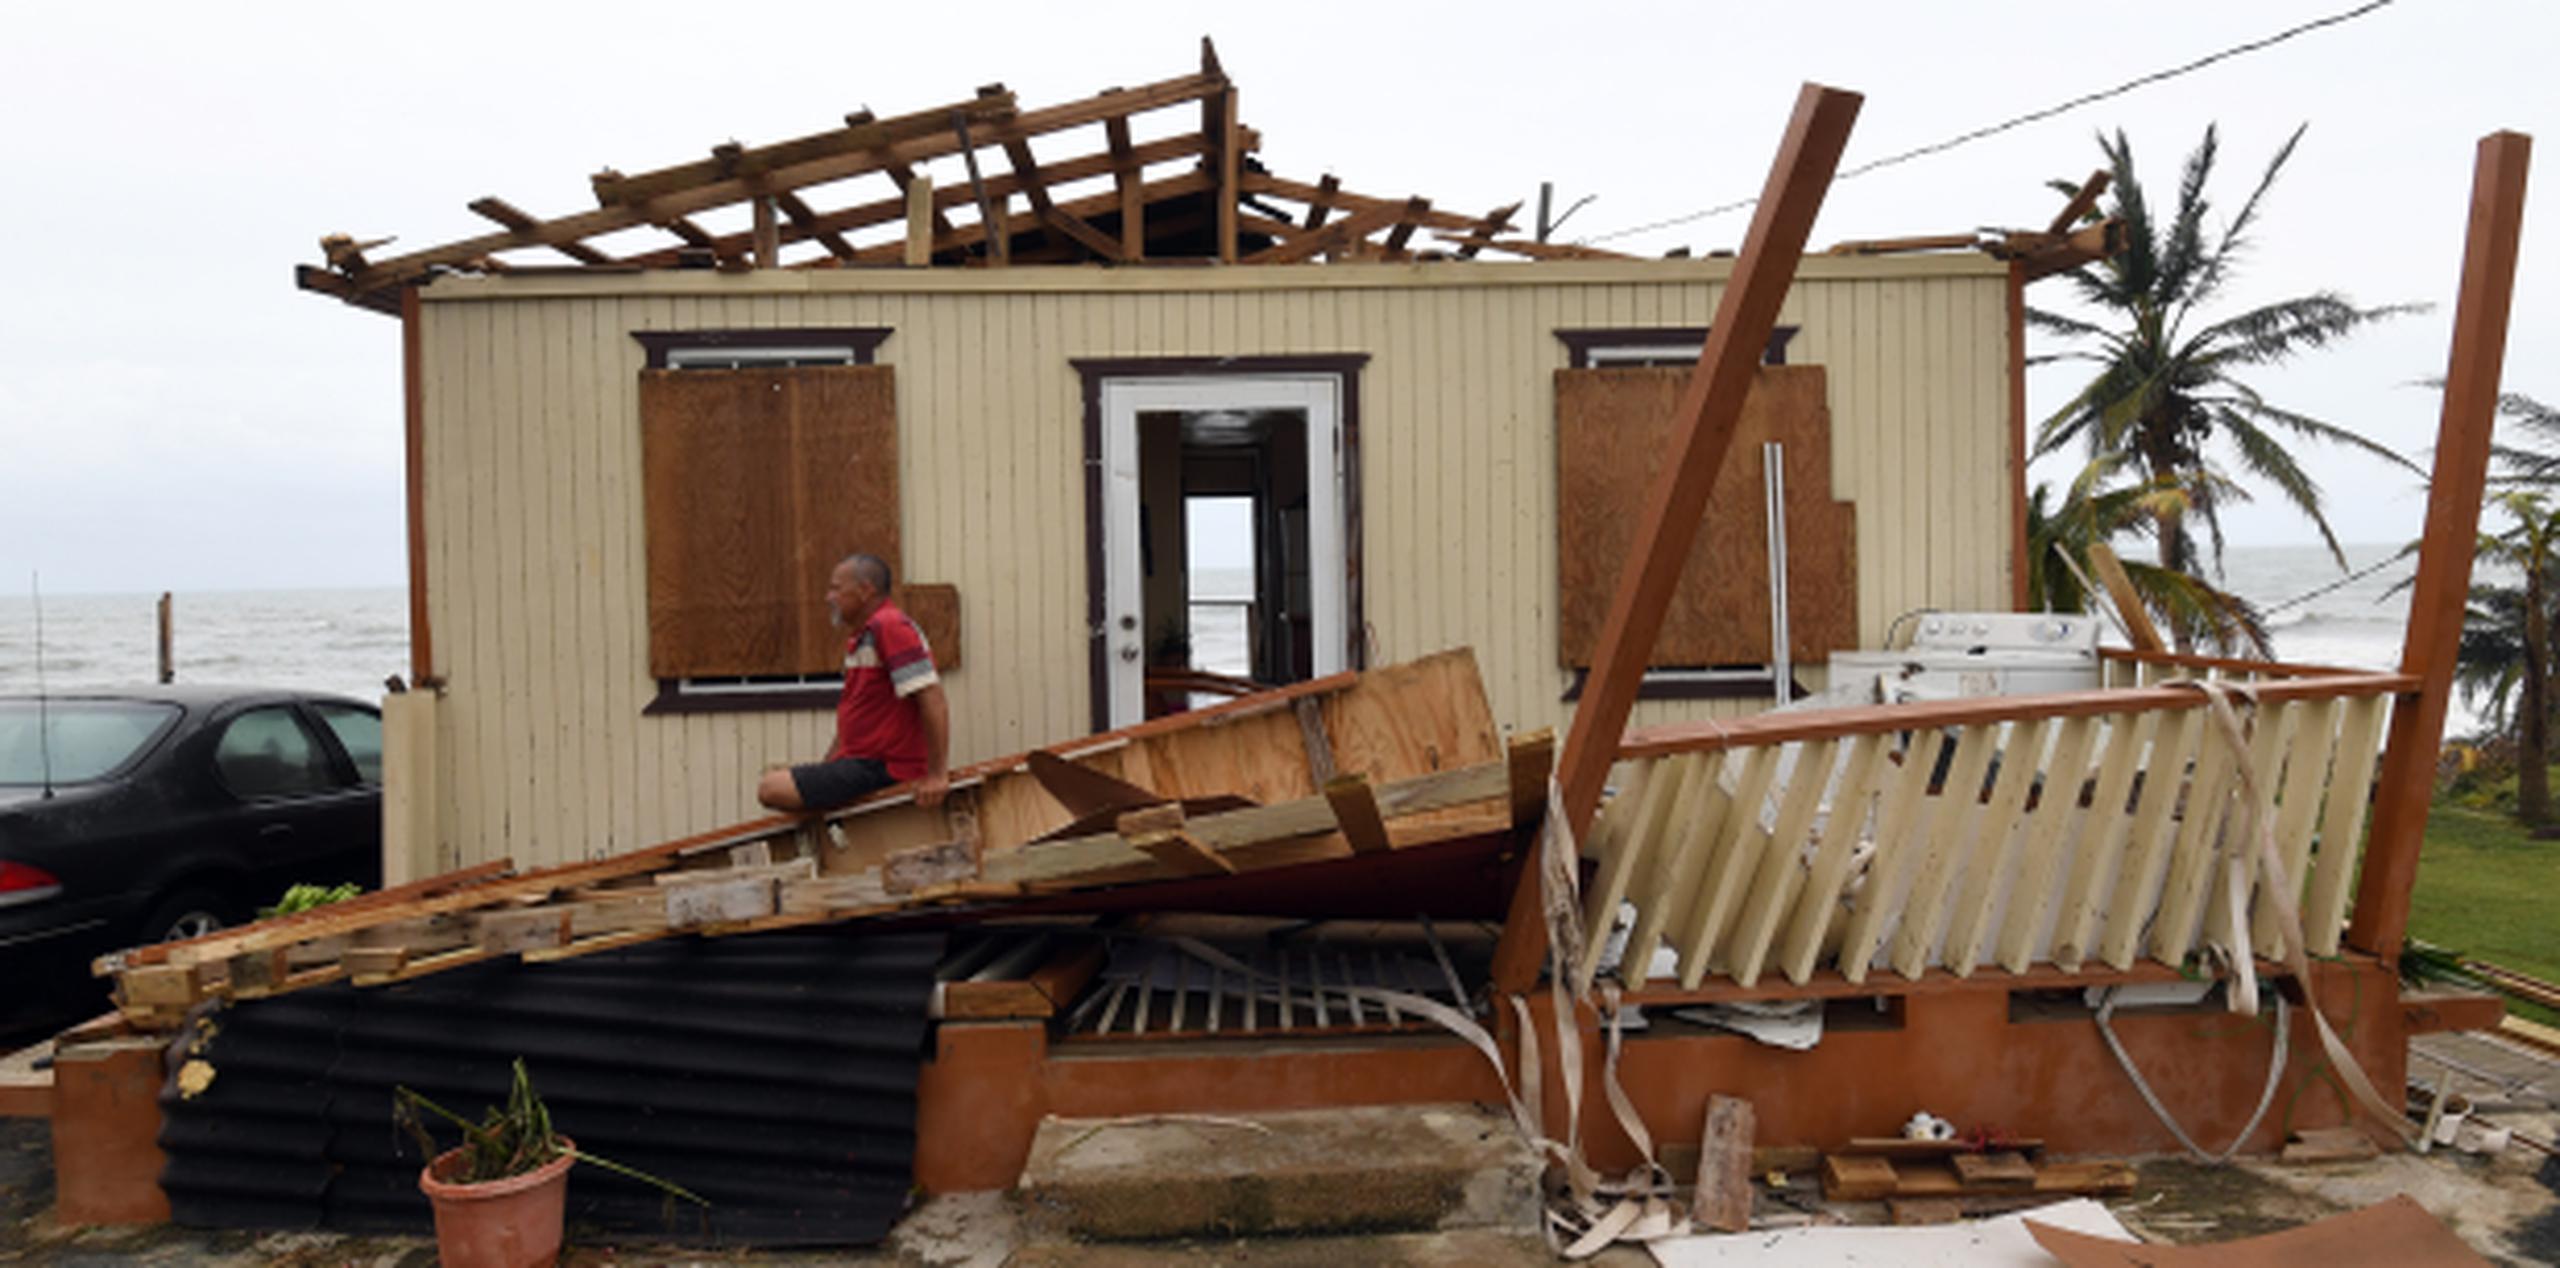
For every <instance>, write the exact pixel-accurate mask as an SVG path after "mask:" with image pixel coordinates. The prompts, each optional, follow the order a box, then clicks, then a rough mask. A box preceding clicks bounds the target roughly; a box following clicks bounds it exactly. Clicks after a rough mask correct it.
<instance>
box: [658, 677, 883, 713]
mask: <svg viewBox="0 0 2560 1268" xmlns="http://www.w3.org/2000/svg"><path fill="white" fill-rule="evenodd" d="M838 694H840V689H839V688H837V687H835V686H825V687H786V686H781V685H779V684H777V685H775V686H773V687H771V688H762V689H757V690H753V691H721V692H687V691H685V690H684V688H683V686H682V684H680V683H678V682H677V681H676V680H675V679H673V678H661V679H659V680H658V694H657V696H656V697H654V698H653V699H651V700H650V701H649V703H648V704H646V705H643V706H641V709H640V716H641V717H644V718H655V717H661V716H665V715H668V714H685V713H784V712H800V711H804V710H821V709H832V708H834V707H835V706H836V697H837V695H838Z"/></svg>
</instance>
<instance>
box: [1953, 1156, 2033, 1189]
mask: <svg viewBox="0 0 2560 1268" xmlns="http://www.w3.org/2000/svg"><path fill="white" fill-rule="evenodd" d="M1947 1163H1948V1165H1949V1166H1952V1167H1954V1168H1955V1172H1956V1180H1957V1181H1958V1182H1959V1183H1961V1184H1962V1185H1963V1186H1964V1187H1966V1188H1968V1189H2032V1188H2034V1187H2035V1182H2036V1169H2035V1167H2034V1166H2032V1165H2030V1164H2029V1163H2028V1162H2027V1159H2026V1155H2024V1154H2021V1153H2019V1152H2017V1151H2016V1150H2014V1149H2002V1150H1997V1151H1994V1152H1989V1153H1978V1154H1974V1153H1965V1154H1955V1155H1952V1156H1950V1157H1949V1158H1948V1159H1947Z"/></svg>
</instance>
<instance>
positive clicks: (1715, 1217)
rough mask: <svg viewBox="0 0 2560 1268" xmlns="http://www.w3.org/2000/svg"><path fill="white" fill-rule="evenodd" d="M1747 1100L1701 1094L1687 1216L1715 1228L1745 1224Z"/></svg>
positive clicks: (1750, 1126) (1750, 1127)
mask: <svg viewBox="0 0 2560 1268" xmlns="http://www.w3.org/2000/svg"><path fill="white" fill-rule="evenodd" d="M1754 1119H1755V1115H1754V1114H1753V1112H1752V1108H1751V1102H1749V1101H1746V1100H1743V1099H1741V1098H1740V1097H1733V1096H1725V1095H1722V1094H1717V1095H1713V1096H1709V1097H1708V1098H1707V1125H1706V1128H1705V1132H1704V1134H1703V1135H1701V1136H1700V1137H1699V1138H1698V1141H1699V1143H1698V1188H1697V1194H1696V1199H1695V1201H1693V1202H1692V1203H1691V1206H1690V1213H1689V1218H1690V1220H1691V1221H1692V1222H1693V1223H1695V1224H1696V1225H1697V1226H1698V1227H1700V1228H1704V1229H1712V1230H1714V1231H1715V1232H1719V1233H1744V1232H1749V1231H1750V1230H1751V1136H1752V1133H1753V1131H1754V1130H1755V1122H1754Z"/></svg>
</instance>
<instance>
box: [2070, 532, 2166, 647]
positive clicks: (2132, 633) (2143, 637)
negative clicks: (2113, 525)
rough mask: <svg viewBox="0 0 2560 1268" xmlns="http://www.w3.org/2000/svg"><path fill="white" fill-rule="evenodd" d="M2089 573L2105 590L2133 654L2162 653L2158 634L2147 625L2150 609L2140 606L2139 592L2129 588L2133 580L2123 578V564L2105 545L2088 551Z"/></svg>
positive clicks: (2140, 593) (2140, 597) (2093, 547)
mask: <svg viewBox="0 0 2560 1268" xmlns="http://www.w3.org/2000/svg"><path fill="white" fill-rule="evenodd" d="M2089 570H2090V571H2092V572H2095V573H2097V574H2098V584H2100V585H2102V586H2105V587H2106V590H2107V598H2108V599H2109V600H2111V601H2112V602H2113V604H2114V606H2115V610H2116V616H2117V618H2118V619H2120V620H2122V621H2123V622H2124V628H2125V637H2127V638H2129V639H2132V640H2133V646H2134V649H2135V650H2136V651H2145V652H2165V651H2167V650H2169V648H2168V645H2167V644H2165V643H2163V642H2161V641H2160V631H2159V629H2158V628H2156V627H2155V626H2153V625H2152V624H2151V609H2150V608H2149V607H2147V606H2145V605H2144V604H2143V602H2142V592H2141V591H2139V590H2136V589H2134V588H2133V578H2132V577H2130V576H2127V575H2125V570H2124V564H2123V562H2122V561H2120V560H2118V559H2117V558H2116V552H2115V550H2114V549H2113V548H2112V547H2109V546H2108V545H2107V544H2106V543H2105V542H2097V543H2093V544H2092V545H2091V546H2090V547H2089Z"/></svg>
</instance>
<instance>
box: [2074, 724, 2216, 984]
mask: <svg viewBox="0 0 2560 1268" xmlns="http://www.w3.org/2000/svg"><path fill="white" fill-rule="evenodd" d="M2188 694H2193V693H2188ZM2204 722H2205V717H2204V714H2203V712H2202V711H2201V710H2190V711H2188V712H2186V713H2181V714H2178V715H2176V717H2175V718H2174V719H2171V718H2163V719H2161V721H2160V732H2159V735H2158V736H2157V738H2156V739H2155V740H2154V742H2153V744H2152V747H2151V758H2150V760H2149V761H2148V762H2146V763H2145V764H2144V768H2143V772H2142V792H2141V793H2140V795H2139V796H2138V797H2137V798H2136V800H2135V805H2134V812H2133V827H2132V829H2131V830H2130V831H2129V832H2128V834H2127V835H2126V838H2125V849H2124V870H2123V871H2121V872H2119V873H2117V875H2116V887H2115V893H2114V896H2113V897H2111V898H2109V899H2108V900H2107V922H2106V929H2105V934H2104V936H2103V938H2102V939H2101V940H2100V942H2099V944H2098V958H2099V959H2101V960H2103V961H2105V962H2107V963H2108V964H2110V965H2112V966H2114V967H2116V968H2119V969H2123V968H2130V967H2131V966H2132V964H2133V956H2134V948H2135V946H2136V945H2137V944H2139V943H2140V942H2141V940H2142V926H2143V922H2144V921H2145V920H2146V919H2147V918H2148V917H2149V916H2150V914H2151V911H2152V908H2153V907H2154V906H2155V905H2156V904H2157V903H2158V901H2159V897H2160V876H2161V873H2162V872H2163V871H2165V870H2166V869H2167V867H2168V858H2169V849H2170V845H2171V842H2172V841H2173V840H2174V836H2173V834H2172V833H2171V832H2170V831H2169V830H2168V826H2167V825H2168V822H2169V814H2170V812H2171V810H2172V809H2174V808H2175V807H2176V805H2177V802H2178V799H2179V798H2180V797H2181V796H2183V795H2184V794H2185V792H2186V785H2187V780H2186V770H2187V761H2188V759H2189V758H2191V757H2193V756H2194V755H2195V751H2196V741H2197V740H2198V739H2199V738H2201V737H2202V736H2203V734H2204Z"/></svg>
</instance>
